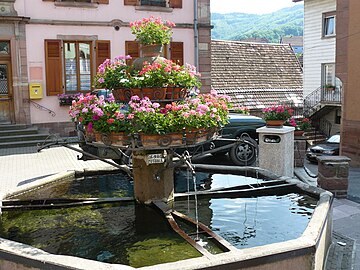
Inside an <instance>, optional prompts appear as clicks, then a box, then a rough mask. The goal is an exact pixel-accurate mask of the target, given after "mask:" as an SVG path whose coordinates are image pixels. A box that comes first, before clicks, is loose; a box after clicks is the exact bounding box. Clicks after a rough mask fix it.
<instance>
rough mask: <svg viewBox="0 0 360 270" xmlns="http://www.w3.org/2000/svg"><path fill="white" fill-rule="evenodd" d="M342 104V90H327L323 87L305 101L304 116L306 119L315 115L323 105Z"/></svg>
mask: <svg viewBox="0 0 360 270" xmlns="http://www.w3.org/2000/svg"><path fill="white" fill-rule="evenodd" d="M339 104H341V89H340V88H338V87H336V88H325V87H324V86H321V87H319V88H317V89H316V90H315V91H313V92H312V93H311V94H309V95H308V96H307V97H305V99H304V115H305V116H306V117H309V116H311V115H312V114H314V113H315V112H316V111H317V110H318V109H319V108H320V107H321V105H339Z"/></svg>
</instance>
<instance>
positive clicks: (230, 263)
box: [0, 165, 332, 269]
mask: <svg viewBox="0 0 360 270" xmlns="http://www.w3.org/2000/svg"><path fill="white" fill-rule="evenodd" d="M197 167H198V166H197ZM203 167H204V168H203V169H204V170H206V165H203ZM208 167H210V168H209V169H210V170H212V171H213V170H214V169H216V170H218V169H222V170H225V169H226V172H227V173H231V172H234V171H236V170H237V171H238V170H239V168H229V167H226V168H225V167H224V168H217V167H216V166H208ZM221 167H223V166H221ZM243 169H244V168H241V170H243ZM248 171H249V172H251V171H253V172H257V171H259V170H258V169H256V168H255V169H254V168H249V169H248ZM262 172H263V174H265V175H266V172H264V171H262ZM73 176H74V172H69V173H66V174H62V175H59V176H52V177H49V178H48V179H45V180H44V182H51V181H60V180H61V179H64V178H69V177H70V178H72V177H73ZM268 176H269V178H272V179H273V178H274V175H272V174H268ZM283 180H285V181H286V182H287V183H289V184H294V185H295V186H296V187H297V188H298V189H299V190H300V191H302V192H304V193H306V194H310V195H312V196H315V197H318V198H319V200H318V204H317V206H316V208H315V209H314V212H313V214H312V217H311V219H310V221H309V223H308V225H307V227H306V229H305V231H304V232H303V233H302V235H301V236H300V237H298V238H296V239H293V240H288V241H284V242H279V243H273V244H267V245H263V246H261V248H259V247H252V248H244V249H232V250H231V251H229V252H225V253H222V254H217V255H213V256H208V257H205V256H202V257H199V258H193V259H187V260H182V261H178V262H172V263H166V264H158V265H154V266H147V267H142V268H138V269H221V268H223V267H227V269H322V266H323V264H324V260H325V256H326V251H327V248H328V246H329V244H330V242H331V203H332V195H331V194H330V193H329V192H326V191H323V190H321V189H316V188H310V187H309V186H307V185H305V184H303V183H301V182H299V181H297V180H294V179H290V178H287V179H283ZM28 188H30V187H28ZM18 192H19V191H18ZM284 192H285V191H284ZM175 204H176V203H175ZM0 263H1V265H4V266H8V268H5V269H12V268H11V267H15V265H18V266H19V267H20V266H21V268H20V269H45V268H44V267H45V266H46V267H49V268H50V267H55V268H53V269H134V268H132V267H129V266H124V265H118V264H108V263H100V262H96V261H92V260H86V259H81V258H77V257H71V256H62V255H52V254H49V253H46V252H44V251H42V250H39V249H36V248H32V247H30V246H27V245H24V244H20V243H16V242H13V241H10V240H5V239H1V240H0ZM31 267H32V268H31Z"/></svg>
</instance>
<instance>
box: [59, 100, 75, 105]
mask: <svg viewBox="0 0 360 270" xmlns="http://www.w3.org/2000/svg"><path fill="white" fill-rule="evenodd" d="M72 101H73V100H72V99H66V100H65V99H60V100H59V105H60V106H71V104H72Z"/></svg>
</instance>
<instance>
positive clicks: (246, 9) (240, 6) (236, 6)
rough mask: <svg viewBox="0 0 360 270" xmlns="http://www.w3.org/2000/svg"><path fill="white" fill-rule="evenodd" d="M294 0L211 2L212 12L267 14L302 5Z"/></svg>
mask: <svg viewBox="0 0 360 270" xmlns="http://www.w3.org/2000/svg"><path fill="white" fill-rule="evenodd" d="M302 3H303V2H300V3H297V4H295V3H293V2H292V0H210V7H211V12H215V13H231V12H241V13H252V14H266V13H271V12H274V11H277V10H279V9H282V8H285V7H292V6H294V5H299V4H302Z"/></svg>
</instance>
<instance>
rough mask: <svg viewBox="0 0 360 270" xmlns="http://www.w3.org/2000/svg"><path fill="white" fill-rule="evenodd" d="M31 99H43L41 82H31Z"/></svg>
mask: <svg viewBox="0 0 360 270" xmlns="http://www.w3.org/2000/svg"><path fill="white" fill-rule="evenodd" d="M29 91H30V99H41V98H42V95H43V93H42V85H41V83H30V84H29Z"/></svg>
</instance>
